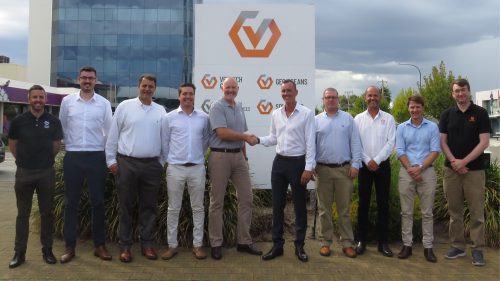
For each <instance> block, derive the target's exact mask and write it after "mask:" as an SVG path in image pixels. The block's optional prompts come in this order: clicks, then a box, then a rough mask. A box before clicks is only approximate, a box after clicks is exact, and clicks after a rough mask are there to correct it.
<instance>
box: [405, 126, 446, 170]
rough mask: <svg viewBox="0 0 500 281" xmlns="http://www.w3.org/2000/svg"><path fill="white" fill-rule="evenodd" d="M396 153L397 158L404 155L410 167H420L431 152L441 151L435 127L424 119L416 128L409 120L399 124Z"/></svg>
mask: <svg viewBox="0 0 500 281" xmlns="http://www.w3.org/2000/svg"><path fill="white" fill-rule="evenodd" d="M396 151H397V155H398V158H399V157H401V156H402V155H406V157H408V160H409V161H410V164H411V165H412V166H413V165H422V163H423V162H424V159H425V158H427V156H428V155H429V154H430V153H431V152H440V151H441V147H440V146H439V129H438V127H437V125H436V124H435V123H434V122H431V121H429V120H427V119H425V118H424V119H423V120H422V123H421V124H420V126H418V127H416V126H415V125H413V124H412V123H411V119H410V120H408V121H406V122H404V123H401V124H400V125H399V126H398V128H397V131H396Z"/></svg>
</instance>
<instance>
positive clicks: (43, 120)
mask: <svg viewBox="0 0 500 281" xmlns="http://www.w3.org/2000/svg"><path fill="white" fill-rule="evenodd" d="M28 101H29V104H30V110H29V111H28V112H26V113H24V114H22V115H19V116H17V117H16V118H14V120H12V123H11V126H10V131H9V147H10V151H11V152H12V155H13V156H14V158H15V159H16V165H17V170H16V182H15V186H14V189H15V192H16V199H17V212H18V213H17V218H16V240H15V247H14V251H15V255H14V257H13V258H12V261H11V262H10V263H9V267H10V268H14V267H17V266H19V265H21V264H23V262H24V260H25V253H26V247H27V243H28V234H29V218H30V213H31V202H32V199H33V193H34V191H35V190H36V192H37V198H38V207H39V209H40V216H41V232H40V240H41V242H42V246H43V248H42V254H43V260H44V261H45V262H46V263H49V264H54V263H56V261H57V260H56V258H55V257H54V254H53V253H52V242H53V240H52V232H53V226H54V215H53V213H52V205H53V199H54V185H55V174H54V157H55V155H56V154H57V152H59V148H60V145H61V139H62V138H63V132H62V127H61V122H59V119H57V118H56V117H54V116H53V115H51V114H50V113H47V112H45V111H44V106H45V102H46V101H47V94H46V93H45V90H44V89H43V88H42V87H41V86H39V85H34V86H33V87H31V88H30V89H29V90H28Z"/></svg>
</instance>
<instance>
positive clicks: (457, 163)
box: [451, 159, 467, 174]
mask: <svg viewBox="0 0 500 281" xmlns="http://www.w3.org/2000/svg"><path fill="white" fill-rule="evenodd" d="M465 165H467V163H465V161H464V160H463V159H455V160H453V161H451V167H452V168H453V170H455V172H457V173H459V172H458V171H460V170H462V169H463V168H465ZM459 174H460V173H459Z"/></svg>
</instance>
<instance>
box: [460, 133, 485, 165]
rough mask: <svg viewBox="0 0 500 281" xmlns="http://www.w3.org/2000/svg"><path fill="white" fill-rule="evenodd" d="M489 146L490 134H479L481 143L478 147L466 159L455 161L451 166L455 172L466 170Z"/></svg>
mask: <svg viewBox="0 0 500 281" xmlns="http://www.w3.org/2000/svg"><path fill="white" fill-rule="evenodd" d="M489 145H490V133H482V134H479V143H478V144H477V145H476V147H474V149H473V150H472V151H471V152H470V153H469V154H467V156H465V158H464V159H455V161H453V162H452V163H451V166H452V167H453V169H455V170H460V169H462V168H465V166H466V165H467V164H469V163H470V162H471V161H473V160H475V159H476V158H477V157H479V155H481V154H482V153H483V152H484V150H485V149H486V148H488V146H489Z"/></svg>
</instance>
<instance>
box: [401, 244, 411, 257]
mask: <svg viewBox="0 0 500 281" xmlns="http://www.w3.org/2000/svg"><path fill="white" fill-rule="evenodd" d="M411 250H412V248H411V247H410V246H404V245H403V248H401V251H400V252H399V254H398V258H400V259H403V260H404V259H407V258H409V257H410V256H411Z"/></svg>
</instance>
